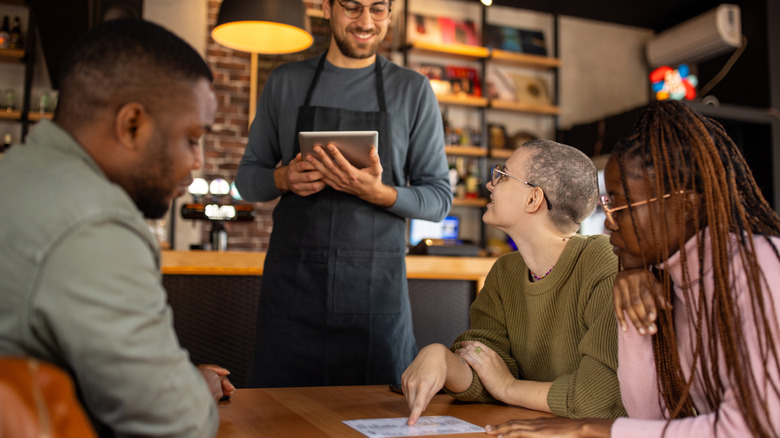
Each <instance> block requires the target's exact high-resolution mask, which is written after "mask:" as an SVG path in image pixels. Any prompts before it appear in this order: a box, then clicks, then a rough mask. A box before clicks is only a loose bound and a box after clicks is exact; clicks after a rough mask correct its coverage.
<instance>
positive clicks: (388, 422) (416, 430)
mask: <svg viewBox="0 0 780 438" xmlns="http://www.w3.org/2000/svg"><path fill="white" fill-rule="evenodd" d="M408 420H409V417H402V418H371V419H366V420H345V421H343V423H344V424H346V425H347V426H349V427H351V428H353V429H355V430H357V431H358V432H360V433H362V434H363V435H365V436H367V437H368V438H389V437H404V436H421V435H448V434H455V433H471V432H484V431H485V429H484V428H481V427H479V426H475V425H473V424H471V423H467V422H465V421H463V420H461V419H458V418H455V417H453V416H450V415H440V416H431V417H420V418H419V419H418V420H417V423H416V424H415V425H414V426H409V425H407V424H406V422H407V421H408Z"/></svg>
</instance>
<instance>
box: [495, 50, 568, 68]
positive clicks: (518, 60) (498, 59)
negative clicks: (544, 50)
mask: <svg viewBox="0 0 780 438" xmlns="http://www.w3.org/2000/svg"><path fill="white" fill-rule="evenodd" d="M489 61H491V62H495V63H496V64H504V65H514V66H518V67H529V68H535V69H540V70H551V69H554V68H559V67H560V66H561V60H560V59H558V58H553V57H550V56H542V55H531V54H528V53H516V52H507V51H505V50H491V51H490V57H489Z"/></svg>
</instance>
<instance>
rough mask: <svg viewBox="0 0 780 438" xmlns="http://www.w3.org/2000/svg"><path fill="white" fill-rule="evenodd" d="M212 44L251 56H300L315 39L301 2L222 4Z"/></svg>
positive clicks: (249, 0)
mask: <svg viewBox="0 0 780 438" xmlns="http://www.w3.org/2000/svg"><path fill="white" fill-rule="evenodd" d="M211 36H212V37H213V38H214V41H216V42H218V43H219V44H222V45H223V46H225V47H229V48H231V49H235V50H241V51H242V52H250V53H264V54H283V53H293V52H300V51H301V50H305V49H307V48H309V46H311V44H312V43H313V42H314V38H313V37H312V36H311V32H310V31H309V20H308V18H307V17H306V11H305V9H304V7H303V2H302V1H301V0H223V2H222V5H221V6H220V7H219V15H218V16H217V25H216V26H215V27H214V30H212V31H211Z"/></svg>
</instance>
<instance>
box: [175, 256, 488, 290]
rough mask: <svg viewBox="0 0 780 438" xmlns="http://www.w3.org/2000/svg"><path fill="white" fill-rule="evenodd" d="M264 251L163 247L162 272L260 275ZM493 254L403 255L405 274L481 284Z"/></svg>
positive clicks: (412, 276)
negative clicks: (404, 258)
mask: <svg viewBox="0 0 780 438" xmlns="http://www.w3.org/2000/svg"><path fill="white" fill-rule="evenodd" d="M264 261H265V253H264V252H252V251H225V252H215V251H163V252H162V272H163V274H169V275H263V262H264ZM495 261H496V258H495V257H445V256H422V255H407V256H406V273H407V277H408V278H415V279H432V280H472V281H476V282H477V286H478V290H479V289H481V288H482V285H483V283H484V281H485V277H486V276H487V273H488V271H490V268H491V267H492V266H493V263H494V262H495Z"/></svg>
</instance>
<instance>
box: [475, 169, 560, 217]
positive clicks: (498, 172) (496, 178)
mask: <svg viewBox="0 0 780 438" xmlns="http://www.w3.org/2000/svg"><path fill="white" fill-rule="evenodd" d="M504 177H507V178H512V179H513V180H515V181H519V182H521V183H523V184H528V185H529V186H531V187H533V188H535V189H539V190H541V191H542V196H544V200H545V201H547V209H548V210H552V204H551V203H550V199H549V198H547V195H546V194H545V193H544V189H543V188H541V187H539V186H537V185H536V184H531V183H529V182H528V181H523V180H521V179H520V178H515V177H514V176H512V175H510V174H508V173H506V170H504V165H503V164H496V165H495V166H493V168H492V169H490V184H492V185H493V187H495V186H497V185H498V183H500V182H501V180H502V179H503V178H504Z"/></svg>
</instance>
